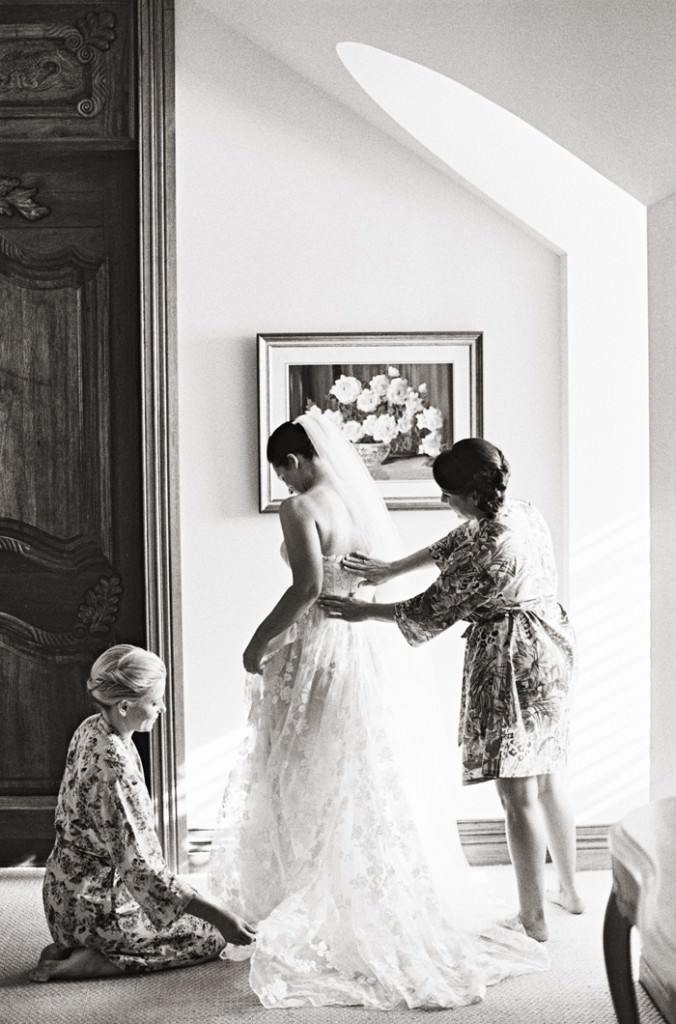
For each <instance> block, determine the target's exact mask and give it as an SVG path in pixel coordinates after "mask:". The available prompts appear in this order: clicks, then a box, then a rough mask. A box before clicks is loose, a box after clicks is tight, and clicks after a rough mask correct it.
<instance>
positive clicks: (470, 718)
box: [395, 501, 575, 783]
mask: <svg viewBox="0 0 676 1024" xmlns="http://www.w3.org/2000/svg"><path fill="white" fill-rule="evenodd" d="M430 554H431V556H432V558H433V559H434V560H435V562H436V563H437V564H438V565H439V568H440V575H439V577H438V579H437V580H435V582H434V583H433V584H432V585H431V586H430V587H429V588H428V589H427V590H426V591H425V592H424V593H422V594H418V596H417V597H413V598H411V599H410V600H408V601H402V602H399V603H398V604H397V605H396V607H395V620H396V622H397V624H398V626H399V628H400V629H401V631H402V633H403V634H404V636H405V638H406V639H407V640H408V642H409V643H410V644H412V645H416V644H420V643H423V642H424V641H426V640H430V639H431V638H432V637H434V636H436V635H437V634H439V633H441V632H442V631H443V630H445V629H448V628H449V626H452V625H453V624H454V623H455V622H457V621H458V620H464V621H466V622H469V624H470V625H469V628H468V629H467V630H466V632H465V633H464V634H463V635H464V636H465V637H466V639H467V645H466V648H465V661H464V668H463V684H462V697H461V703H460V725H459V733H458V742H459V743H460V744H461V746H462V748H463V782H464V783H473V782H482V781H484V780H485V779H495V778H517V777H524V776H530V775H541V774H545V773H549V772H554V771H557V770H558V769H560V768H562V767H564V765H565V763H566V755H567V748H568V718H569V689H570V684H571V680H572V675H573V668H574V658H575V638H574V634H573V630H572V627H571V625H570V623H569V621H568V618H567V616H566V613H565V612H564V610H563V609H562V608H561V606H560V605H559V604H558V603H557V600H556V596H555V595H556V588H557V574H556V567H555V563H554V553H553V548H552V542H551V537H550V534H549V530H548V528H547V525H546V523H545V521H544V519H543V517H542V516H541V514H540V513H539V512H538V511H537V509H536V508H535V507H534V506H533V505H531V504H529V503H527V502H522V501H508V502H505V505H504V506H503V508H502V509H501V510H500V511H499V512H498V514H497V515H496V516H495V517H494V518H487V517H486V518H482V519H479V520H476V519H472V520H468V521H467V522H466V523H464V524H463V525H462V526H459V527H458V528H457V529H455V530H453V531H451V533H449V534H448V536H447V537H444V538H443V539H442V540H440V541H438V542H437V543H436V544H433V545H432V546H431V547H430Z"/></svg>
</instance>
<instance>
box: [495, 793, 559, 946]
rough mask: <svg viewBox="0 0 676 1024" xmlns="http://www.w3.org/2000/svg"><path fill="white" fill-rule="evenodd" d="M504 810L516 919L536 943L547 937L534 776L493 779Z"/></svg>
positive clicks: (539, 812) (543, 849)
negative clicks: (515, 897)
mask: <svg viewBox="0 0 676 1024" xmlns="http://www.w3.org/2000/svg"><path fill="white" fill-rule="evenodd" d="M496 783H497V787H498V795H499V796H500V800H501V802H502V806H503V808H504V810H505V822H506V827H507V843H508V845H509V855H510V857H511V860H512V864H513V866H514V871H515V874H516V886H517V890H518V893H519V918H520V919H521V923H522V925H523V926H524V928H525V929H526V932H527V933H528V935H530V936H531V938H533V939H537V940H538V941H539V942H546V940H547V938H548V937H549V933H548V931H547V922H546V921H545V911H544V895H545V894H544V879H545V855H546V844H545V829H544V820H543V816H542V808H541V806H540V802H539V800H538V786H537V780H536V778H535V777H531V778H525V779H496Z"/></svg>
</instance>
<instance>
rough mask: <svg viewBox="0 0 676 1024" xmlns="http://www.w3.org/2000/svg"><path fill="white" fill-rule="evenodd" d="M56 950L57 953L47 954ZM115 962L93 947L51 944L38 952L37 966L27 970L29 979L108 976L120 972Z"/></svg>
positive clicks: (56, 979)
mask: <svg viewBox="0 0 676 1024" xmlns="http://www.w3.org/2000/svg"><path fill="white" fill-rule="evenodd" d="M52 951H56V953H57V955H48V954H51V953H52ZM120 973H121V972H120V970H119V968H118V967H116V966H115V964H113V963H111V961H110V960H109V959H108V958H107V957H105V956H104V955H103V954H102V953H98V952H97V951H96V950H94V949H65V950H64V949H60V948H59V947H58V946H56V945H54V944H52V945H51V946H46V947H45V949H43V951H42V953H41V954H40V959H39V961H38V964H37V967H34V968H33V970H32V971H29V972H28V977H29V978H30V980H31V981H59V980H61V979H68V978H73V979H75V978H81V979H84V978H110V977H114V976H115V975H117V974H120Z"/></svg>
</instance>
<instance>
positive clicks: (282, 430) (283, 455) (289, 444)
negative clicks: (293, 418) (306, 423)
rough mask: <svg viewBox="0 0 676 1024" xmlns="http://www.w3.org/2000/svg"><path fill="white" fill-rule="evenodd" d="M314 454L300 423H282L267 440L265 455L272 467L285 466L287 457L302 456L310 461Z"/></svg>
mask: <svg viewBox="0 0 676 1024" xmlns="http://www.w3.org/2000/svg"><path fill="white" fill-rule="evenodd" d="M316 454H317V453H316V452H315V450H314V448H313V447H312V442H311V441H310V438H309V437H308V436H307V434H306V433H305V431H304V430H303V428H302V427H301V425H300V423H291V422H287V423H282V424H281V425H280V426H279V427H277V428H276V430H273V432H272V433H271V434H270V437H269V438H268V446H267V450H266V455H267V459H268V462H270V463H271V464H272V465H273V466H285V465H286V463H287V460H288V458H289V455H304V456H305V457H306V458H308V459H311V458H313V457H314V456H315V455H316Z"/></svg>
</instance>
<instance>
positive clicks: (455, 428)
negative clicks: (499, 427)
mask: <svg viewBox="0 0 676 1024" xmlns="http://www.w3.org/2000/svg"><path fill="white" fill-rule="evenodd" d="M481 349H482V335H481V334H480V333H478V332H464V331H449V332H437V331H435V332H424V333H415V334H413V333H401V334H399V333H395V334H259V335H258V387H259V432H260V446H259V447H260V509H261V511H262V512H272V511H275V510H276V509H278V508H279V505H280V503H281V501H282V500H283V499H284V498H285V497H286V496H287V491H286V488H285V487H284V485H283V484H282V483H281V482H280V481H279V480H278V479H277V476H276V474H275V472H274V470H273V469H272V467H271V466H270V465H268V462H267V460H266V457H265V448H266V443H267V439H268V437H269V435H270V434H271V433H272V431H273V430H274V429H275V427H277V426H279V424H280V423H283V422H284V421H285V420H293V419H295V417H296V416H300V415H301V413H305V412H310V413H312V414H313V415H317V416H327V417H329V418H330V419H331V421H332V422H334V423H335V424H336V426H338V427H340V429H341V430H342V432H343V434H344V436H345V438H346V440H348V441H349V442H350V443H351V444H354V446H355V450H356V451H357V452H358V453H359V455H360V456H361V458H362V459H363V460H364V462H365V464H366V466H367V467H368V470H369V472H370V473H371V476H372V477H373V478H374V480H375V481H376V482H377V484H378V488H379V490H380V491H381V493H382V495H383V498H384V499H385V501H386V503H387V505H388V507H389V508H437V509H438V508H439V507H440V502H439V488H438V487H437V485H436V484H435V482H434V478H433V476H432V463H433V461H434V458H435V456H436V455H438V454H439V452H440V451H441V450H442V449H444V448H450V446H451V445H452V444H453V443H454V442H455V441H457V440H459V439H460V438H461V437H480V436H481V435H482V430H483V423H482V376H481Z"/></svg>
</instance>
